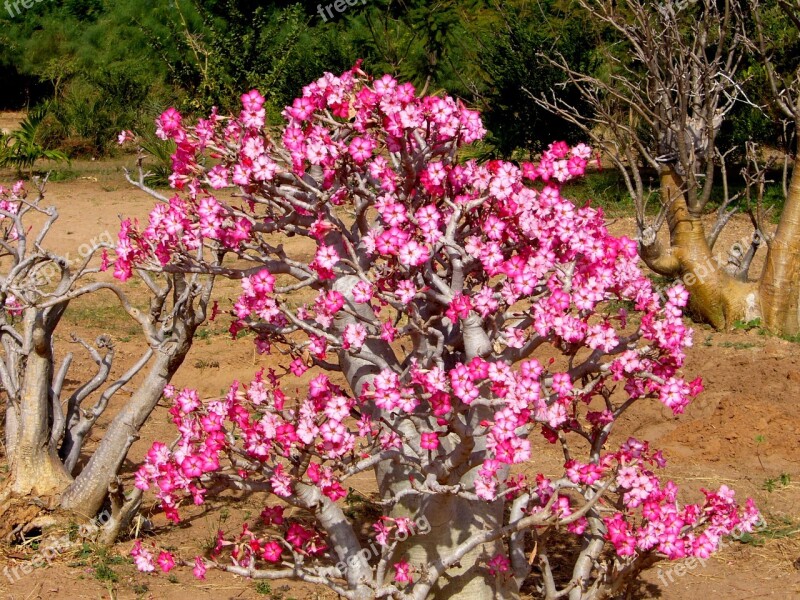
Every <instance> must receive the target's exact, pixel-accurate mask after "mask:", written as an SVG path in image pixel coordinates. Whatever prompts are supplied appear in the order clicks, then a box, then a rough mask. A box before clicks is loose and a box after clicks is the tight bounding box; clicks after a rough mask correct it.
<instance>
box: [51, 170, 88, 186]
mask: <svg viewBox="0 0 800 600" xmlns="http://www.w3.org/2000/svg"><path fill="white" fill-rule="evenodd" d="M80 176H81V174H80V171H76V170H75V169H56V170H55V171H51V172H50V177H49V178H48V181H52V182H54V183H66V182H67V181H75V180H76V179H78V177H80Z"/></svg>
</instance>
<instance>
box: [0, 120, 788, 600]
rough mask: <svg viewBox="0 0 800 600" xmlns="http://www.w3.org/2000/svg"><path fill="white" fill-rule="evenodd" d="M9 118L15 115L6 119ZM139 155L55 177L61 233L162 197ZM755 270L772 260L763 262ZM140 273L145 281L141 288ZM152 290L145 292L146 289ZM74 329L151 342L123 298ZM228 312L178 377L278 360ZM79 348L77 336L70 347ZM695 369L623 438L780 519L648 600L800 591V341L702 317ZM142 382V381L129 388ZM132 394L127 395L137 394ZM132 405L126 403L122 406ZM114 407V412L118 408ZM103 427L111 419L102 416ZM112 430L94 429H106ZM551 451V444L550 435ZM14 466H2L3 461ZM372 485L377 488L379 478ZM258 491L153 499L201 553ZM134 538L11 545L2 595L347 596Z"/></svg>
mask: <svg viewBox="0 0 800 600" xmlns="http://www.w3.org/2000/svg"><path fill="white" fill-rule="evenodd" d="M0 125H2V123H0ZM129 162H130V160H126V159H124V158H123V159H119V160H117V161H104V162H102V163H100V162H78V163H74V164H73V165H72V167H71V169H72V171H74V173H73V174H72V175H70V176H68V177H67V179H68V180H67V181H62V182H58V183H52V182H51V183H50V184H49V186H48V199H49V201H50V203H52V204H54V205H55V206H57V207H58V210H59V212H60V215H61V217H60V219H59V221H58V223H57V225H56V226H55V227H54V228H53V230H52V235H51V236H50V237H49V238H48V245H49V246H50V247H52V248H54V249H57V250H61V251H69V252H71V253H72V254H73V255H75V256H77V255H78V254H79V252H80V248H81V245H83V244H87V243H91V240H93V239H99V238H100V237H101V236H103V235H104V234H105V233H106V232H108V235H110V236H111V237H112V238H113V237H114V236H115V234H116V231H117V228H118V223H119V215H125V216H133V217H139V218H140V219H143V218H145V216H146V214H147V211H148V209H149V207H150V206H151V205H152V202H151V200H150V199H149V198H148V197H146V196H144V195H143V194H141V193H140V192H138V191H136V190H132V189H131V188H130V187H129V186H128V185H127V184H126V183H125V181H124V178H123V176H122V173H121V170H120V168H121V165H122V164H127V163H129ZM11 175H12V174H11V173H10V172H3V171H0V181H2V182H3V183H7V182H10V181H11ZM613 228H614V230H615V231H617V232H619V233H628V234H631V233H632V224H631V223H630V222H627V221H626V220H618V221H617V222H616V223H615V224H614V225H613ZM742 231H744V224H743V223H737V224H736V226H735V227H734V229H733V231H732V232H730V233H728V234H727V235H728V237H729V239H727V240H723V241H722V242H721V244H722V245H721V246H720V248H722V247H724V245H725V244H726V243H727V244H730V243H732V241H733V240H735V239H738V237H741V235H742V233H741V232H742ZM754 272H758V269H757V268H756V269H755V270H754ZM137 285H138V286H139V287H138V288H137ZM141 287H142V286H141V285H139V284H136V283H134V284H132V286H131V295H132V296H133V297H134V298H137V297H139V298H141V297H143V291H142V290H141ZM235 293H236V287H235V286H234V285H232V284H226V285H220V286H219V287H218V288H217V291H216V294H217V296H218V297H219V298H220V299H229V298H232V297H233V296H234V294H235ZM137 294H138V296H137ZM65 319H66V327H64V328H63V330H62V331H61V333H60V334H59V339H60V344H61V346H60V347H61V348H62V350H61V352H64V350H63V348H65V347H67V346H68V344H67V342H68V339H69V334H70V333H71V332H73V331H74V332H76V333H78V334H79V335H81V336H82V337H84V338H85V339H93V338H94V337H95V336H97V335H99V334H100V333H103V332H106V331H107V332H109V333H110V334H111V335H112V336H113V337H114V339H115V341H116V344H117V348H118V358H117V364H115V366H114V374H117V373H121V372H122V371H124V369H125V368H126V367H127V366H128V365H130V364H131V363H132V362H133V361H135V360H136V357H137V356H138V354H139V352H141V349H142V344H141V340H140V336H139V334H138V330H137V328H136V327H135V326H134V325H133V324H132V322H130V321H129V320H128V318H127V315H125V313H123V312H122V311H121V310H119V309H117V308H116V307H115V305H114V302H112V300H111V298H110V297H105V296H98V297H95V298H91V299H88V300H80V301H76V302H75V303H74V304H73V305H72V306H71V307H70V309H69V311H68V313H67V315H66V317H65ZM226 330H227V323H226V321H225V318H224V316H222V317H220V318H219V320H218V321H216V322H215V323H211V324H209V325H208V326H206V327H204V328H203V330H202V331H201V333H200V337H199V339H198V340H197V341H196V343H195V346H194V347H193V349H192V351H191V353H190V355H189V357H188V358H187V360H186V363H185V364H184V367H183V368H182V369H181V370H180V371H179V373H178V375H177V377H176V378H175V381H174V383H175V384H176V385H177V386H183V385H192V386H194V387H197V388H198V389H199V391H200V392H201V394H203V395H204V396H206V397H213V396H219V395H220V393H222V392H224V391H225V390H226V389H227V387H228V385H229V384H230V382H231V381H232V380H233V379H234V378H239V379H244V380H247V379H248V378H249V376H250V375H252V373H254V372H255V370H257V369H258V368H259V367H260V366H265V365H267V364H268V362H267V361H268V359H267V358H264V357H260V356H257V355H256V354H255V353H254V351H253V347H252V345H251V344H249V343H247V342H246V341H240V342H238V343H236V344H232V343H231V341H230V339H229V336H228V335H227V331H226ZM69 349H70V350H75V349H74V348H69ZM75 354H76V360H75V362H74V363H73V369H74V371H73V372H72V373H73V374H72V375H70V377H69V381H68V385H70V386H72V387H73V388H74V387H75V386H77V385H79V383H80V382H79V380H78V379H77V377H76V373H80V372H83V373H86V372H88V371H89V370H90V369H91V367H92V363H91V362H90V361H89V360H87V359H86V357H85V356H83V355H81V353H80V352H77V351H76V352H75ZM685 372H686V374H687V375H689V376H690V377H694V376H695V375H698V374H699V375H702V377H703V379H704V381H705V387H706V391H705V392H704V393H703V394H702V395H701V396H700V397H699V398H698V399H697V400H696V401H695V402H694V403H693V404H692V405H691V406H690V408H689V409H688V410H687V412H686V414H684V415H682V416H680V417H678V418H676V417H673V416H671V414H668V411H667V409H665V408H663V407H662V406H661V405H660V404H658V403H657V402H655V401H652V402H650V403H644V404H643V405H640V406H639V407H638V408H637V409H635V410H634V411H633V412H629V413H628V415H627V416H626V417H625V419H624V421H623V422H621V423H620V426H619V428H618V430H617V437H618V439H620V438H623V439H624V438H626V437H627V436H629V435H635V436H637V437H639V438H641V439H646V440H648V441H650V442H652V443H653V444H654V445H655V446H656V447H659V448H661V449H663V450H664V454H665V455H666V456H667V458H668V459H672V460H671V461H670V462H669V464H668V467H667V473H666V474H667V475H668V476H669V477H670V478H672V479H673V480H675V481H676V482H677V483H678V484H680V485H681V486H682V488H686V494H687V499H688V498H690V497H693V494H694V495H696V494H697V493H698V492H697V490H699V488H701V487H706V488H710V487H715V486H718V485H719V484H721V483H725V484H727V485H729V486H730V487H732V488H734V489H736V490H737V493H738V494H739V496H740V497H741V498H742V499H744V498H745V497H747V496H753V497H754V498H755V499H756V501H757V503H758V505H759V507H760V508H761V510H762V511H763V513H764V514H765V516H766V517H767V521H768V525H767V528H766V529H765V530H764V531H763V532H761V533H759V534H758V535H756V536H754V537H753V539H748V540H744V541H743V542H732V543H730V544H728V546H727V547H726V548H725V549H724V550H723V551H722V552H720V553H719V554H718V555H716V556H714V557H712V558H711V559H709V560H708V561H706V563H705V564H694V565H690V564H687V563H683V564H680V563H678V564H662V565H661V566H660V567H659V566H656V567H655V568H654V569H652V570H651V571H649V572H647V573H646V574H645V575H644V581H643V583H642V586H641V590H640V592H639V594H638V595H637V596H636V597H637V598H639V599H640V600H643V599H647V598H660V599H663V600H677V599H686V600H700V599H703V600H705V599H707V598H712V597H714V598H724V599H729V600H744V599H750V598H767V597H775V598H800V570H799V569H800V455H799V454H798V447H799V445H800V344H797V343H791V342H788V341H784V340H782V339H779V338H775V337H769V336H765V335H761V334H760V333H759V332H758V331H756V330H751V331H734V332H727V333H718V332H714V331H713V330H711V329H708V328H706V327H703V326H696V327H695V345H694V347H693V348H692V349H691V350H690V351H689V353H688V360H687V362H686V367H685ZM134 385H135V382H133V383H132V384H131V385H130V386H129V387H130V388H132V387H133V386H134ZM124 399H125V398H124V394H123V397H121V398H117V399H116V402H117V403H119V402H124ZM117 405H118V404H117ZM113 410H114V406H113V405H112V406H111V407H110V409H109V411H113ZM100 429H102V427H100ZM101 433H102V431H96V432H95V433H94V438H93V440H94V441H96V440H97V439H99V437H100V435H101ZM173 438H174V433H173V431H172V427H171V423H169V421H168V418H167V413H166V407H159V408H158V409H157V410H156V413H155V414H154V415H153V417H152V418H151V420H150V421H149V422H148V424H147V425H146V426H145V428H144V430H143V431H142V436H141V440H140V441H138V442H137V443H136V444H135V446H134V447H133V449H132V451H131V455H130V459H131V461H130V463H129V464H128V465H126V470H127V472H128V473H130V472H131V471H132V470H133V469H135V466H136V462H137V461H138V460H139V459H140V458H141V457H142V455H143V454H144V452H145V451H146V450H147V448H149V446H150V444H151V442H152V441H154V440H156V439H160V440H171V439H173ZM540 451H541V453H542V454H541V456H543V457H544V458H545V460H544V463H545V464H546V463H547V462H549V460H550V459H549V457H550V456H551V454H550V453H551V450H550V449H548V448H546V447H542V448H541V449H540ZM0 476H2V474H1V473H0ZM366 485H367V484H365V489H363V490H361V491H363V492H365V493H366V492H369V491H370V490H369V489H367V487H366ZM261 501H262V500H261V499H260V498H258V497H247V498H245V497H234V496H231V497H228V498H225V499H223V500H219V501H215V502H213V503H210V504H209V505H208V506H206V507H204V508H203V509H201V510H195V511H193V512H191V513H190V514H191V518H190V519H188V520H187V521H186V522H185V523H183V524H181V525H179V526H171V525H167V524H166V523H165V522H164V519H163V516H162V515H161V514H160V512H159V510H158V508H157V507H156V506H154V505H153V502H152V497H149V498H146V505H145V507H146V510H147V512H148V515H149V516H150V518H151V520H152V523H153V525H154V527H155V531H156V532H157V533H158V534H159V535H158V542H159V543H160V544H162V545H164V546H168V547H171V548H172V549H174V550H176V551H177V553H178V554H179V555H182V556H184V557H186V558H191V557H193V556H194V555H195V554H198V553H201V552H202V551H203V548H204V546H206V545H207V544H208V541H209V540H210V539H211V538H212V537H213V536H214V533H215V531H216V530H217V528H218V527H220V526H222V527H229V528H238V527H239V526H240V524H241V522H242V518H243V517H244V518H246V517H247V515H248V514H250V515H252V514H258V512H260V510H261V508H263V504H260V502H261ZM131 545H132V542H131V541H130V540H127V541H122V542H120V543H119V544H117V546H116V547H115V548H114V549H113V551H112V552H110V553H103V552H98V551H97V550H96V549H94V548H92V547H86V548H84V549H80V548H77V549H76V550H75V551H70V552H66V553H64V554H62V555H61V556H59V557H57V558H56V559H55V560H53V561H52V563H51V564H49V565H48V566H45V567H43V568H40V569H36V570H34V571H33V572H30V573H27V574H26V573H24V572H23V570H22V566H23V565H29V564H30V560H31V558H32V557H34V556H35V550H34V549H33V548H32V547H13V548H0V568H5V570H4V571H3V574H2V575H0V598H4V599H8V600H23V599H25V600H34V599H40V598H41V599H49V598H70V599H72V598H75V599H84V598H85V599H90V598H91V599H101V598H102V599H112V598H116V599H129V598H130V599H134V598H136V599H150V598H152V599H158V600H161V599H163V600H178V599H184V598H187V597H192V598H194V599H195V600H206V599H209V600H210V599H229V598H230V599H234V598H235V599H249V598H272V599H273V600H277V599H279V598H281V599H283V600H289V599H291V598H294V599H296V600H303V599H315V598H320V599H322V598H326V599H327V598H335V597H336V596H335V594H333V593H332V592H329V591H327V590H320V589H314V588H311V587H306V586H298V585H297V584H288V586H287V584H286V583H285V582H273V583H272V584H271V585H270V586H269V590H268V589H267V586H261V587H257V586H256V585H255V584H254V583H253V582H251V581H248V580H245V579H242V578H238V577H234V576H229V575H225V574H219V573H213V572H211V571H209V573H208V576H207V580H206V581H196V580H195V579H194V578H193V577H192V575H191V572H190V570H189V569H177V570H176V571H174V572H173V573H174V576H171V577H167V576H165V575H146V574H141V573H137V572H136V571H135V570H134V568H133V566H132V565H131V564H130V561H129V560H128V559H127V555H128V554H127V553H128V551H129V549H130V547H131Z"/></svg>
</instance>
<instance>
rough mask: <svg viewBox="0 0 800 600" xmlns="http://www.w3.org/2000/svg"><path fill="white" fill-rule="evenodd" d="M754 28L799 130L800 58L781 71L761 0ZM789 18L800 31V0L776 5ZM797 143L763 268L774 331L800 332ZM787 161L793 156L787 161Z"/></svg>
mask: <svg viewBox="0 0 800 600" xmlns="http://www.w3.org/2000/svg"><path fill="white" fill-rule="evenodd" d="M749 7H750V9H751V11H750V12H751V13H752V15H753V21H754V29H755V32H754V34H753V35H751V36H750V38H749V40H748V41H749V44H748V45H749V47H750V48H751V49H753V50H754V51H755V52H756V53H757V55H758V56H759V57H760V58H761V62H762V64H763V65H764V67H765V71H766V73H767V80H768V81H769V86H770V91H771V92H772V97H773V102H774V105H775V107H776V108H777V110H778V111H779V113H780V114H781V116H783V117H784V118H785V119H786V120H787V121H788V123H789V124H791V125H792V126H793V128H794V130H795V131H797V125H798V124H800V64H797V62H796V61H795V64H794V65H793V71H790V72H788V73H780V72H778V69H777V67H776V63H775V61H774V60H773V54H774V52H775V48H774V47H773V42H774V39H772V40H771V39H770V38H769V36H768V35H767V34H766V32H765V26H764V20H763V15H764V12H765V6H764V5H763V4H762V3H761V2H760V1H759V0H750V2H749ZM774 8H777V9H779V10H780V11H782V13H783V15H784V16H785V17H786V19H787V21H788V22H789V23H791V24H792V25H793V26H794V27H795V28H797V31H798V32H800V0H792V1H791V2H789V1H784V0H778V2H777V7H774ZM799 149H800V148H795V155H794V169H793V171H792V178H791V182H790V183H789V185H788V186H787V185H786V183H785V182H786V179H787V178H786V176H785V175H784V194H785V195H786V198H785V202H784V207H783V213H782V215H781V221H780V224H779V225H778V228H777V230H776V231H775V235H774V236H773V237H772V239H771V240H770V243H769V253H768V254H767V259H766V263H765V265H764V272H763V273H762V275H761V281H760V282H759V295H760V300H761V313H762V315H763V318H764V322H765V323H766V324H767V326H768V327H770V328H771V329H773V330H775V331H782V332H785V333H788V334H796V333H798V332H800V169H799V168H798V166H799V165H800V163H798V160H800V158H799V157H800V154H798V150H799ZM787 163H788V161H787Z"/></svg>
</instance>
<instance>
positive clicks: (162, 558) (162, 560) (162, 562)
mask: <svg viewBox="0 0 800 600" xmlns="http://www.w3.org/2000/svg"><path fill="white" fill-rule="evenodd" d="M158 566H159V567H161V570H162V571H163V572H164V573H169V572H170V571H171V570H172V569H173V568H174V567H175V559H174V558H172V554H170V553H169V552H166V551H164V550H162V551H161V552H159V553H158Z"/></svg>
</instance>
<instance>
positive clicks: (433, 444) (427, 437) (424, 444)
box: [419, 432, 439, 450]
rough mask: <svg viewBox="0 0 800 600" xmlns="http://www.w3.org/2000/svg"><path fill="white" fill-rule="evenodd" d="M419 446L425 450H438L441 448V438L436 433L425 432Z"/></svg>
mask: <svg viewBox="0 0 800 600" xmlns="http://www.w3.org/2000/svg"><path fill="white" fill-rule="evenodd" d="M419 445H420V447H421V448H423V449H425V450H436V448H438V447H439V437H438V436H437V435H436V434H435V433H430V432H425V433H423V434H422V435H421V438H420V444H419Z"/></svg>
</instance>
